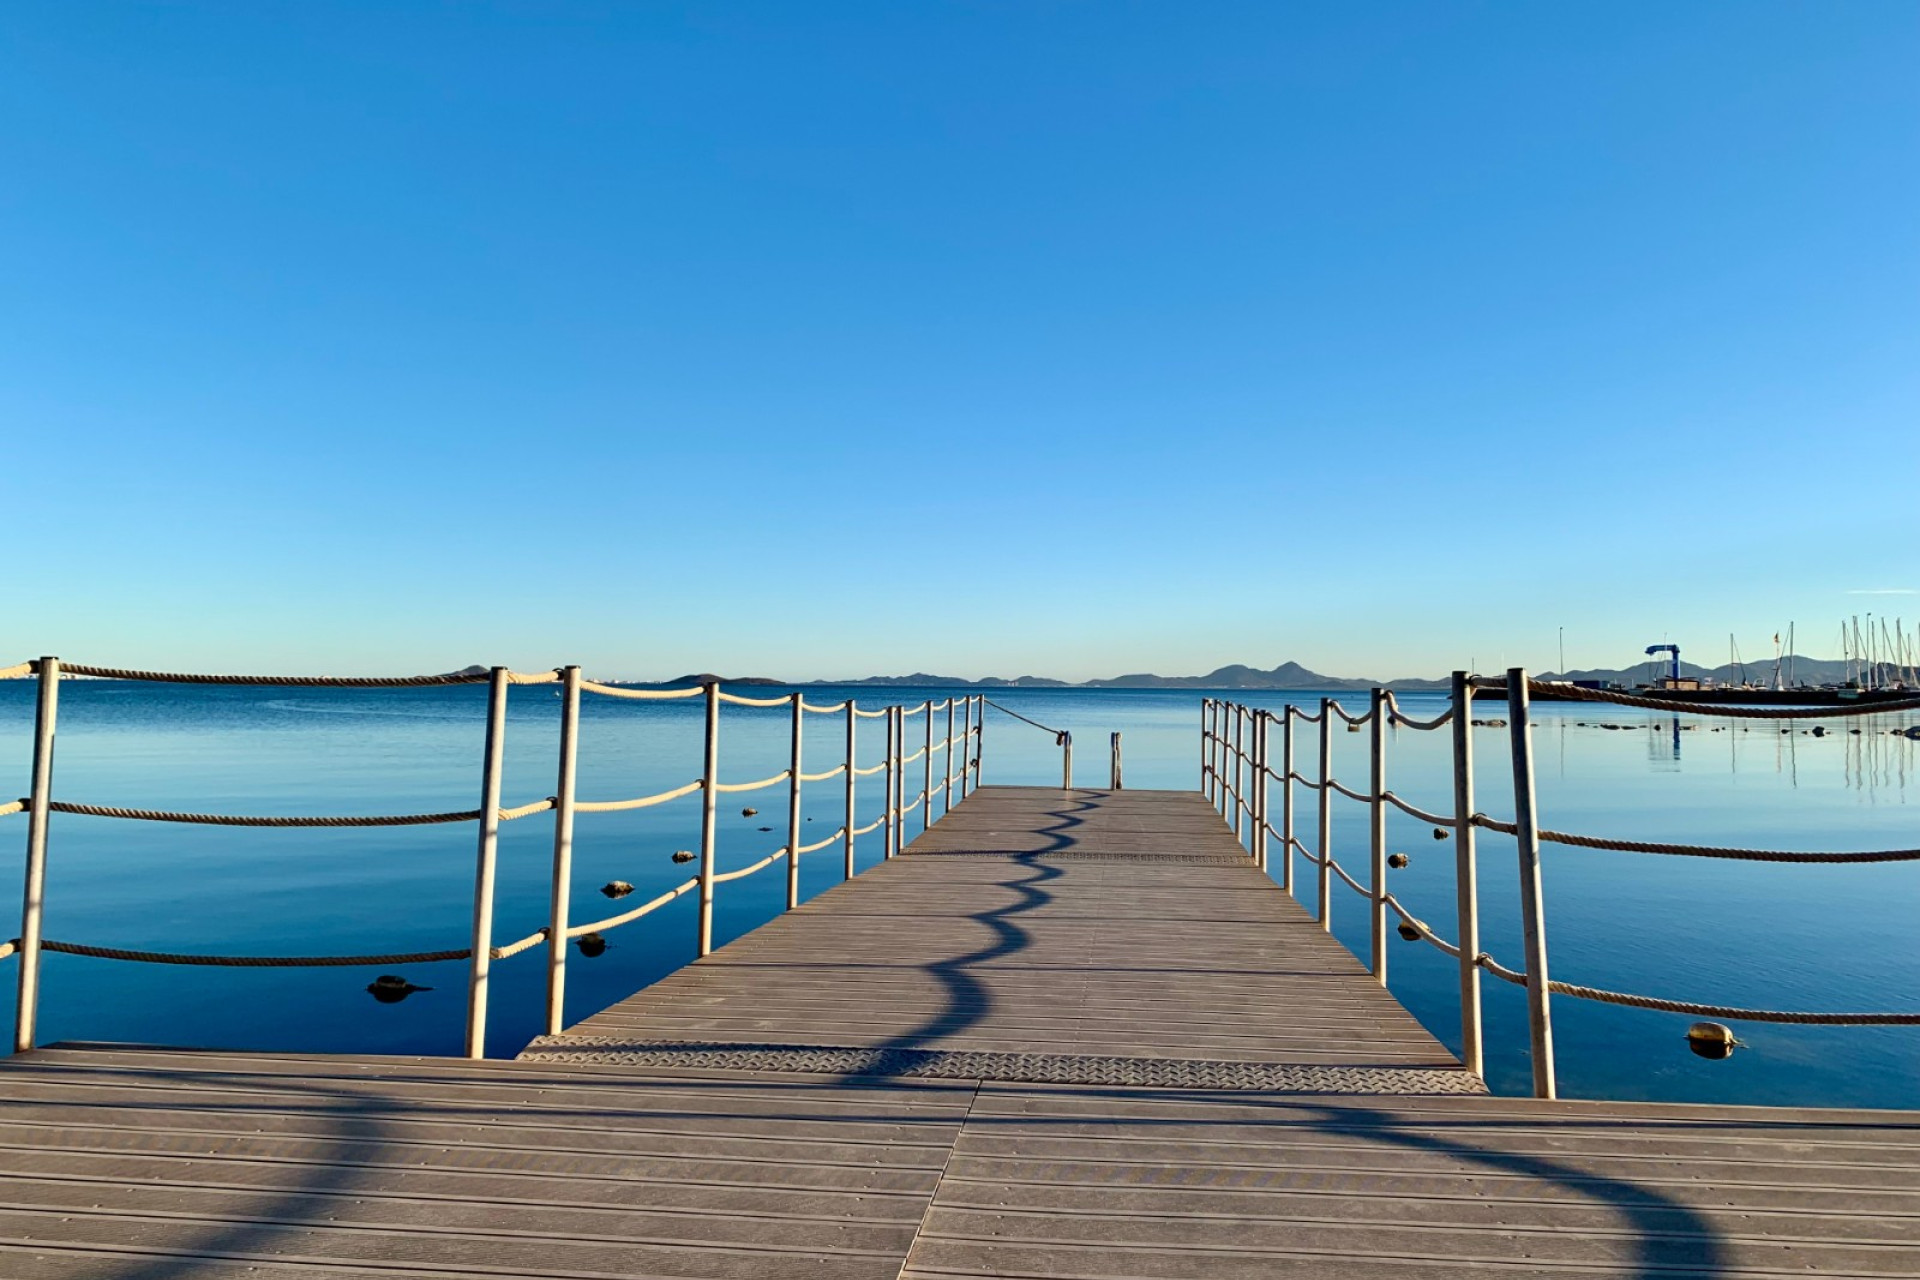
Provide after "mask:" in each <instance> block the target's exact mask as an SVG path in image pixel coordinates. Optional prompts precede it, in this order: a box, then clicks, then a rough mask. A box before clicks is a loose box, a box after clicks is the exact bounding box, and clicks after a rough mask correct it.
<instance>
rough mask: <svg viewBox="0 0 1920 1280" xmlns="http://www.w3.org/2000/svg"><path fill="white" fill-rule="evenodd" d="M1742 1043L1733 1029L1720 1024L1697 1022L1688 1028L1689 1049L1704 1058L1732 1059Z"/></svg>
mask: <svg viewBox="0 0 1920 1280" xmlns="http://www.w3.org/2000/svg"><path fill="white" fill-rule="evenodd" d="M1739 1043H1740V1042H1739V1041H1738V1040H1736V1039H1734V1038H1733V1028H1732V1027H1729V1026H1726V1025H1725V1024H1723V1023H1719V1022H1696V1023H1694V1024H1693V1025H1692V1026H1690V1027H1688V1028H1687V1048H1689V1049H1691V1050H1693V1051H1694V1052H1695V1053H1697V1054H1699V1055H1700V1056H1701V1057H1703V1058H1716V1059H1717V1058H1731V1057H1732V1056H1733V1050H1734V1047H1735V1046H1737V1045H1738V1044H1739Z"/></svg>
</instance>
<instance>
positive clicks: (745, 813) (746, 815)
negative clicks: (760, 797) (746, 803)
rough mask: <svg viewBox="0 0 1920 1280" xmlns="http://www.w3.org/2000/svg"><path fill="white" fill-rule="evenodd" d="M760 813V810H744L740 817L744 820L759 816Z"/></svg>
mask: <svg viewBox="0 0 1920 1280" xmlns="http://www.w3.org/2000/svg"><path fill="white" fill-rule="evenodd" d="M759 812H760V811H759V810H758V809H742V810H741V811H740V816H741V817H743V818H751V817H753V816H754V815H756V814H758V813H759Z"/></svg>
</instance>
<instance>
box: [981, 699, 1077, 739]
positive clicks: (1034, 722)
mask: <svg viewBox="0 0 1920 1280" xmlns="http://www.w3.org/2000/svg"><path fill="white" fill-rule="evenodd" d="M980 701H982V702H984V703H986V704H987V705H988V706H990V707H992V708H993V709H994V710H995V711H1000V712H1004V713H1005V714H1007V715H1010V716H1012V717H1013V718H1014V719H1015V720H1025V721H1026V722H1027V723H1028V724H1030V725H1032V726H1033V727H1034V728H1036V729H1039V730H1041V731H1043V732H1045V733H1050V734H1052V735H1053V736H1054V737H1055V738H1058V737H1059V736H1060V734H1061V733H1062V732H1063V731H1062V730H1059V729H1049V728H1048V727H1047V726H1046V725H1044V724H1041V723H1040V722H1039V721H1038V720H1029V719H1027V717H1026V716H1023V715H1021V714H1020V713H1019V712H1018V711H1008V710H1007V709H1006V708H1005V707H1003V706H1001V705H1000V704H999V703H997V702H995V701H994V700H993V699H992V698H982V699H980Z"/></svg>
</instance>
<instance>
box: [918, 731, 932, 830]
mask: <svg viewBox="0 0 1920 1280" xmlns="http://www.w3.org/2000/svg"><path fill="white" fill-rule="evenodd" d="M920 714H921V715H923V716H925V717H926V718H927V749H926V753H925V754H924V755H922V756H921V757H920V834H921V835H925V834H926V833H927V828H928V827H930V826H932V825H933V699H932V698H928V699H927V701H926V703H925V705H924V708H923V709H922V710H921V712H920Z"/></svg>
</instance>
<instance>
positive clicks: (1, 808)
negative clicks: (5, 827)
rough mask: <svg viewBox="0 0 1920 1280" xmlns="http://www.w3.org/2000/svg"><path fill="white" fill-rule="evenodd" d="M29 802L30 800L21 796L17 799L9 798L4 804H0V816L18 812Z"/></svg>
mask: <svg viewBox="0 0 1920 1280" xmlns="http://www.w3.org/2000/svg"><path fill="white" fill-rule="evenodd" d="M31 803H32V801H30V800H27V799H24V798H23V799H19V800H9V801H8V802H7V803H5V804H0V818H4V817H7V816H8V815H9V814H15V813H19V812H21V811H22V810H24V809H25V808H26V807H27V806H28V805H29V804H31Z"/></svg>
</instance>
